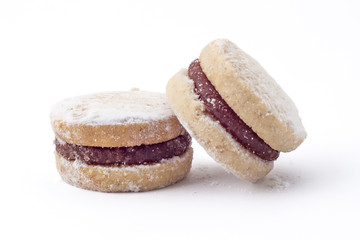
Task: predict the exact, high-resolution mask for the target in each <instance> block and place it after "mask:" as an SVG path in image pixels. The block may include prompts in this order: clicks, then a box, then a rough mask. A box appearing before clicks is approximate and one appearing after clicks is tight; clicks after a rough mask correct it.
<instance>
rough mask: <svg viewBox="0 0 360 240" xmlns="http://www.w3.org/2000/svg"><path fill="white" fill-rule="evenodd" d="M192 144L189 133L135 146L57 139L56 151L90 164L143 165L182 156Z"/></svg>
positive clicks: (66, 156)
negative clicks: (65, 141)
mask: <svg viewBox="0 0 360 240" xmlns="http://www.w3.org/2000/svg"><path fill="white" fill-rule="evenodd" d="M190 144H191V137H190V135H189V134H188V133H185V134H183V135H179V136H178V137H176V138H174V139H171V140H169V141H166V142H161V143H157V144H151V145H140V146H134V147H109V148H107V147H90V146H81V145H75V144H69V143H64V142H60V141H59V140H58V139H55V146H56V151H57V152H58V153H59V154H60V155H61V156H62V157H64V158H65V159H68V160H75V159H77V160H80V161H82V162H84V163H86V164H89V165H106V166H120V165H141V164H152V163H156V162H159V161H161V160H162V159H166V158H172V157H174V156H180V155H181V154H183V153H184V152H185V151H186V149H187V148H188V147H189V145H190Z"/></svg>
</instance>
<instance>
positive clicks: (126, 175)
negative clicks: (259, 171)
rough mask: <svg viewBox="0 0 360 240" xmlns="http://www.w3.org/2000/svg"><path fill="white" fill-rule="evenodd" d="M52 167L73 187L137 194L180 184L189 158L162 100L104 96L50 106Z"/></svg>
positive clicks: (185, 139) (184, 136) (136, 94)
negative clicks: (53, 141)
mask: <svg viewBox="0 0 360 240" xmlns="http://www.w3.org/2000/svg"><path fill="white" fill-rule="evenodd" d="M50 118H51V124H52V128H53V130H54V132H55V136H56V137H55V146H56V152H55V155H56V166H57V169H58V172H59V173H60V175H61V177H62V179H63V180H64V181H65V182H67V183H69V184H71V185H74V186H77V187H80V188H84V189H89V190H95V191H102V192H129V191H130V192H138V191H147V190H152V189H156V188H162V187H165V186H168V185H171V184H173V183H176V182H178V181H180V180H182V179H183V178H184V177H185V176H186V175H187V174H188V172H189V170H190V167H191V161H192V156H193V150H192V148H191V137H190V135H189V134H188V133H187V132H186V131H185V130H184V128H183V127H182V125H181V124H180V123H179V121H178V119H177V118H176V116H175V115H174V113H173V111H172V110H171V108H170V105H169V104H168V102H167V100H166V97H165V95H164V94H160V93H151V92H140V91H132V92H108V93H99V94H93V95H85V96H79V97H74V98H69V99H65V100H63V101H61V102H59V103H57V104H56V105H54V106H53V108H52V111H51V116H50Z"/></svg>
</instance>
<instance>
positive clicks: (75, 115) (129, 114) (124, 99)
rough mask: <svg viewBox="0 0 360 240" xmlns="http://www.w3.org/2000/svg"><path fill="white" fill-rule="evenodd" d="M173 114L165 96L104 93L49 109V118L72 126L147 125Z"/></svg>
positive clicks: (76, 98)
mask: <svg viewBox="0 0 360 240" xmlns="http://www.w3.org/2000/svg"><path fill="white" fill-rule="evenodd" d="M172 115H173V112H172V110H171V108H170V105H169V104H168V102H167V99H166V97H165V94H162V93H153V92H143V91H131V92H105V93H97V94H91V95H83V96H78V97H74V98H68V99H65V100H63V101H61V102H59V103H57V104H55V105H54V106H53V107H52V111H51V115H50V117H51V119H52V121H54V120H63V121H66V122H67V123H72V124H89V125H105V124H107V125H113V124H124V123H134V122H137V123H138V122H147V121H151V120H159V119H164V118H168V117H170V116H172Z"/></svg>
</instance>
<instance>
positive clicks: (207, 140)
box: [166, 69, 273, 182]
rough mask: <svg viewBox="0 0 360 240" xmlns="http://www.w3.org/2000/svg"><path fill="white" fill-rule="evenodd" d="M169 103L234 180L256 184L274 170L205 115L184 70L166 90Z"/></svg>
mask: <svg viewBox="0 0 360 240" xmlns="http://www.w3.org/2000/svg"><path fill="white" fill-rule="evenodd" d="M166 93H167V97H168V99H169V102H170V104H171V106H172V108H173V110H174V112H175V114H176V115H177V116H178V118H179V120H180V121H181V122H182V124H183V125H184V126H185V128H186V129H188V131H189V132H190V133H191V134H192V136H193V137H195V138H196V140H197V141H198V142H199V143H200V144H201V145H202V146H203V147H204V149H205V150H206V151H207V152H208V154H209V155H210V156H211V157H212V158H214V159H215V160H216V161H217V162H218V163H220V164H221V165H222V166H223V167H224V168H225V169H226V170H227V171H229V172H231V173H232V174H234V175H235V176H238V177H240V178H243V179H246V180H248V181H251V182H255V181H257V180H259V179H261V178H263V177H264V176H265V175H266V174H267V173H268V172H269V171H271V169H272V168H273V162H272V161H263V160H262V159H260V158H259V157H257V156H256V155H254V154H252V153H251V152H249V151H247V150H246V149H245V148H244V147H243V146H241V145H240V144H239V143H237V142H236V141H235V140H234V139H233V138H232V136H231V135H230V134H229V133H228V132H226V131H225V130H224V129H223V127H222V126H221V125H220V124H219V123H218V122H217V121H216V120H214V119H212V117H211V116H209V114H207V113H206V111H205V106H204V104H203V102H202V101H200V100H199V96H198V95H196V94H195V93H194V82H193V81H192V80H191V79H190V78H189V77H188V75H187V70H186V69H182V70H180V72H178V73H177V74H176V75H175V76H174V77H172V78H171V79H170V80H169V82H168V84H167V87H166Z"/></svg>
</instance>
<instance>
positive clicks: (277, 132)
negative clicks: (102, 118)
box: [166, 39, 306, 182]
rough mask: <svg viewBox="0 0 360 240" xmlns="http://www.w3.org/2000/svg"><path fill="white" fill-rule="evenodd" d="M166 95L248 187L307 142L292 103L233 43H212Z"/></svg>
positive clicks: (186, 122) (175, 79) (212, 153)
mask: <svg viewBox="0 0 360 240" xmlns="http://www.w3.org/2000/svg"><path fill="white" fill-rule="evenodd" d="M166 94H167V97H168V100H169V102H170V104H171V105H172V108H173V110H174V112H175V114H176V115H177V117H178V118H179V120H180V121H181V122H182V124H183V125H184V126H185V127H186V128H187V129H188V130H189V132H190V133H191V134H192V135H193V137H194V138H195V139H196V140H197V141H198V142H199V143H200V144H201V145H202V146H203V147H204V148H205V150H206V151H207V152H208V154H209V155H210V156H211V157H212V158H214V159H215V160H216V161H217V162H219V163H220V164H221V165H222V166H223V167H224V168H225V169H226V170H227V171H229V172H231V173H233V174H234V175H236V176H238V177H241V178H243V179H246V180H248V181H252V182H255V181H257V180H259V179H261V178H263V177H264V176H266V174H267V173H269V172H270V171H271V169H272V168H273V161H274V160H276V159H277V158H278V157H279V152H280V151H282V152H289V151H292V150H294V149H296V148H297V147H298V146H299V145H300V144H301V143H302V142H303V140H304V139H305V137H306V132H305V130H304V127H303V125H302V123H301V120H300V117H299V115H298V111H297V108H296V106H295V105H294V103H293V102H292V100H291V99H290V98H289V97H288V95H287V94H286V93H285V92H284V91H283V90H282V89H281V87H280V86H279V85H278V84H277V83H276V82H275V81H274V80H273V79H272V78H271V76H270V75H269V74H268V73H267V72H266V71H265V70H264V69H263V68H262V67H261V66H260V65H259V63H258V62H257V61H256V60H254V59H253V58H251V57H250V56H249V55H247V54H246V53H245V52H243V51H242V50H241V49H239V48H238V47H237V46H236V45H235V44H234V43H232V42H230V41H229V40H223V39H219V40H215V41H213V42H211V43H209V44H208V45H207V46H206V47H205V48H204V49H203V50H202V51H201V54H200V57H199V59H197V60H195V61H193V62H192V63H191V64H190V66H189V69H182V70H180V72H178V73H177V74H176V75H175V76H174V77H172V78H171V79H170V80H169V82H168V84H167V87H166Z"/></svg>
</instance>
